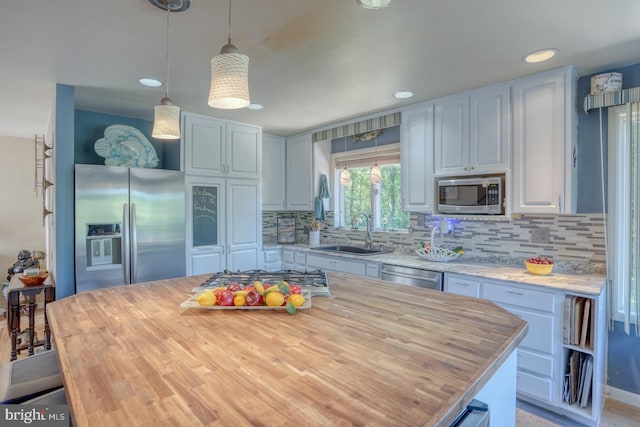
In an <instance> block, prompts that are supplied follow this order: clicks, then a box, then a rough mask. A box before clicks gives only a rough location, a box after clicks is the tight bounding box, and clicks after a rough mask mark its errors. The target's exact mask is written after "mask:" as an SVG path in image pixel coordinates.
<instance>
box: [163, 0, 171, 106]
mask: <svg viewBox="0 0 640 427" xmlns="http://www.w3.org/2000/svg"><path fill="white" fill-rule="evenodd" d="M170 13H171V5H170V4H169V3H167V50H166V54H167V57H166V60H167V83H166V86H165V91H164V96H165V98H169V14H170Z"/></svg>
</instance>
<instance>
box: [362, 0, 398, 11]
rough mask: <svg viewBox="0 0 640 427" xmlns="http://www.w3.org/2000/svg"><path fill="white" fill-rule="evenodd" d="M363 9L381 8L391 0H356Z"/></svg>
mask: <svg viewBox="0 0 640 427" xmlns="http://www.w3.org/2000/svg"><path fill="white" fill-rule="evenodd" d="M356 1H357V2H358V4H359V5H360V6H362V7H364V8H365V9H382V8H383V7H387V6H389V3H391V0H356Z"/></svg>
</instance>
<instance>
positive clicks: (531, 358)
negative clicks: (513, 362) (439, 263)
mask: <svg viewBox="0 0 640 427" xmlns="http://www.w3.org/2000/svg"><path fill="white" fill-rule="evenodd" d="M444 290H445V291H446V292H451V293H456V294H460V295H465V296H473V297H480V298H484V299H488V300H490V301H493V302H495V303H496V304H497V305H499V306H500V307H502V308H504V309H506V310H508V311H510V312H511V313H513V314H515V315H516V316H519V317H520V318H522V319H524V320H526V321H527V323H528V328H529V330H528V332H527V335H526V336H525V338H524V339H523V340H522V342H521V343H520V346H519V347H518V353H517V365H518V370H517V385H516V389H517V392H518V397H519V398H521V399H524V400H527V401H529V402H531V403H534V404H537V405H539V406H542V407H545V408H547V409H549V410H552V411H555V412H557V413H560V414H562V415H564V416H567V417H569V418H572V419H574V420H576V421H578V422H580V423H583V424H585V425H592V426H597V425H598V423H599V421H600V416H601V413H602V406H603V402H604V382H605V377H604V369H605V366H604V362H605V346H606V343H605V341H606V333H607V332H606V321H605V319H606V312H605V307H606V306H605V297H604V291H603V293H602V294H600V295H580V294H575V293H571V292H567V291H563V290H560V289H552V288H546V287H542V286H536V285H529V284H523V283H515V282H506V281H500V280H493V279H485V278H483V277H478V276H467V275H460V274H455V273H445V278H444ZM576 298H582V299H583V300H584V301H583V304H584V305H586V300H589V306H590V307H592V308H591V309H590V310H591V311H590V313H589V316H586V315H584V316H585V317H584V318H585V319H586V318H587V317H589V323H588V325H589V332H588V333H587V340H586V343H585V344H584V345H582V346H579V345H575V344H571V343H570V342H567V336H570V335H571V334H570V330H571V328H572V327H573V324H572V323H571V320H570V319H571V316H570V313H572V312H573V311H572V310H571V308H570V307H571V305H572V303H573V302H574V301H575V300H576ZM580 317H582V315H581V316H580ZM574 353H577V354H578V356H579V357H578V356H576V357H575V359H578V358H579V359H580V360H582V361H584V360H586V359H588V358H591V361H592V363H593V365H592V366H593V373H592V378H591V379H590V380H585V384H583V387H584V388H585V390H589V392H588V393H589V395H590V397H589V395H588V397H587V398H585V402H584V406H581V405H580V403H579V402H577V403H569V402H566V401H565V398H564V394H565V393H564V392H565V381H568V378H569V377H570V376H571V373H570V371H571V368H570V359H571V356H572V355H573V354H574Z"/></svg>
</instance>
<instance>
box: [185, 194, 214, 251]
mask: <svg viewBox="0 0 640 427" xmlns="http://www.w3.org/2000/svg"><path fill="white" fill-rule="evenodd" d="M192 192H193V198H192V199H193V202H192V206H191V209H192V218H193V246H215V245H217V244H218V187H212V186H199V185H194V186H193V189H192Z"/></svg>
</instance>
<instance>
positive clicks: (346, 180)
mask: <svg viewBox="0 0 640 427" xmlns="http://www.w3.org/2000/svg"><path fill="white" fill-rule="evenodd" d="M340 185H342V186H344V187H346V186H347V185H351V174H350V173H349V169H347V167H346V166H345V167H344V169H343V170H342V173H341V174H340Z"/></svg>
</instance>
